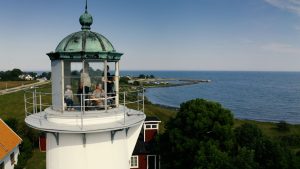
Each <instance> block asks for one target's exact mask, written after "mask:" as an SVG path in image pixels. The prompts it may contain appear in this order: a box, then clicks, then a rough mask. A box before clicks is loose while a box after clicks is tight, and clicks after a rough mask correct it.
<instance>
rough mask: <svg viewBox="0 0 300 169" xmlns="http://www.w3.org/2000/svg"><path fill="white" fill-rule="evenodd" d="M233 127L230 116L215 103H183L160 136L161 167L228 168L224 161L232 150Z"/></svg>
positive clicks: (228, 112) (191, 168)
mask: <svg viewBox="0 0 300 169" xmlns="http://www.w3.org/2000/svg"><path fill="white" fill-rule="evenodd" d="M232 127H233V116H232V113H231V112H230V111H229V110H227V109H224V108H223V107H222V106H221V105H220V104H218V103H215V102H210V101H206V100H203V99H195V100H191V101H188V102H186V103H182V104H181V106H180V110H179V112H178V114H177V116H176V117H175V118H172V119H170V120H169V122H168V123H167V125H166V128H167V130H166V132H165V133H163V134H162V135H160V137H159V152H160V154H161V159H162V168H164V169H168V168H172V169H177V168H189V169H194V168H195V169H196V168H197V169H198V168H199V169H200V168H203V169H204V168H215V167H216V166H219V167H218V168H231V166H230V165H231V164H230V162H229V160H226V159H229V154H228V152H229V150H231V149H232V147H233V139H232V138H233V132H232V129H231V128H232ZM187 155H188V158H184V157H185V156H187ZM224 160H225V161H224Z"/></svg>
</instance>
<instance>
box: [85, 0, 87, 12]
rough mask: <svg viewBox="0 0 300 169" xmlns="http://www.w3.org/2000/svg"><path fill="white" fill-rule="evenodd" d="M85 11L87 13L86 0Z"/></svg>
mask: <svg viewBox="0 0 300 169" xmlns="http://www.w3.org/2000/svg"><path fill="white" fill-rule="evenodd" d="M85 13H87V0H85Z"/></svg>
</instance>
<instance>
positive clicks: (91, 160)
mask: <svg viewBox="0 0 300 169" xmlns="http://www.w3.org/2000/svg"><path fill="white" fill-rule="evenodd" d="M141 126H142V124H139V125H137V126H135V127H131V128H130V129H129V130H128V133H127V135H126V130H125V129H124V130H121V131H117V132H116V133H115V135H114V139H113V140H111V132H110V131H108V132H101V133H87V134H86V144H83V134H63V133H60V134H59V144H58V145H57V143H56V138H55V136H54V135H53V134H51V133H47V157H46V160H47V169H83V168H84V169H101V168H103V169H129V159H130V156H131V154H132V151H133V148H132V145H133V146H134V145H135V144H136V140H137V137H138V133H139V132H140V129H141Z"/></svg>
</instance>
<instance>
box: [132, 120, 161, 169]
mask: <svg viewBox="0 0 300 169" xmlns="http://www.w3.org/2000/svg"><path fill="white" fill-rule="evenodd" d="M160 122H161V121H160V120H159V119H158V118H157V117H146V120H145V122H144V125H143V129H142V130H141V133H140V136H139V139H138V141H137V143H136V145H135V148H134V151H133V155H132V157H131V160H130V166H131V169H159V168H160V165H159V164H160V163H159V155H158V154H157V153H156V152H155V149H154V148H155V147H154V140H155V137H156V135H157V134H158V132H159V123H160Z"/></svg>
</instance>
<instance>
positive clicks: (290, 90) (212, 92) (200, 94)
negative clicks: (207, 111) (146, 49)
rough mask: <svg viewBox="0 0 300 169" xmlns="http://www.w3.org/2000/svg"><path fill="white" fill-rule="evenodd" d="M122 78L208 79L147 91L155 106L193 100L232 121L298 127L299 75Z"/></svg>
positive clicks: (200, 74) (159, 74)
mask: <svg viewBox="0 0 300 169" xmlns="http://www.w3.org/2000/svg"><path fill="white" fill-rule="evenodd" d="M121 74H122V75H139V74H148V75H150V74H153V75H154V76H155V77H162V78H179V79H209V80H212V82H210V83H199V84H195V85H188V86H180V87H168V88H152V89H147V92H146V96H147V98H148V99H149V100H150V101H151V102H152V103H156V104H163V105H167V106H173V107H179V106H180V103H182V102H185V101H187V100H191V99H194V98H203V99H207V100H212V101H217V102H219V103H221V104H222V105H223V106H224V107H225V108H228V109H230V110H231V111H232V112H233V114H234V116H235V118H239V119H253V120H259V121H279V120H285V121H287V122H289V123H297V124H300V72H222V71H123V72H122V73H121Z"/></svg>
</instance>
